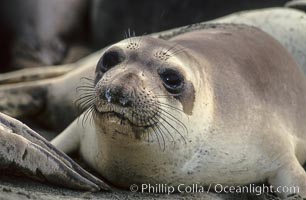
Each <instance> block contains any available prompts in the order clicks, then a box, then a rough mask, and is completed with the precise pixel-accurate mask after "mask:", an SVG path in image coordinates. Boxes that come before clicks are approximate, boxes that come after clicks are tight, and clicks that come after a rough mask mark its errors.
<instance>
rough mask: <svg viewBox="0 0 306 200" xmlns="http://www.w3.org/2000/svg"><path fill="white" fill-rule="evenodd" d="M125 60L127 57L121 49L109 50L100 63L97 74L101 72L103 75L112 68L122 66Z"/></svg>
mask: <svg viewBox="0 0 306 200" xmlns="http://www.w3.org/2000/svg"><path fill="white" fill-rule="evenodd" d="M124 60H125V55H124V52H123V50H122V49H120V48H115V47H114V48H111V49H109V50H107V51H106V52H105V53H104V54H103V55H102V57H101V59H100V60H99V62H98V65H97V68H96V72H97V71H101V72H102V73H105V72H107V71H108V70H109V69H111V68H112V67H114V66H116V65H118V64H120V63H121V62H122V61H124Z"/></svg>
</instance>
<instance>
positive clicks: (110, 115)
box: [95, 108, 156, 129]
mask: <svg viewBox="0 0 306 200" xmlns="http://www.w3.org/2000/svg"><path fill="white" fill-rule="evenodd" d="M95 112H96V113H98V114H99V116H101V117H105V118H106V119H107V120H108V121H115V122H116V123H117V124H118V125H122V126H123V125H127V124H128V125H130V126H131V127H135V128H144V129H147V128H150V127H153V126H155V125H156V124H149V125H140V124H136V123H134V122H133V121H132V120H130V119H129V118H128V117H127V114H125V113H118V112H116V111H104V112H100V111H98V110H97V109H96V108H95ZM116 119H117V120H116Z"/></svg>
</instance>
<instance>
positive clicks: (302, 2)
mask: <svg viewBox="0 0 306 200" xmlns="http://www.w3.org/2000/svg"><path fill="white" fill-rule="evenodd" d="M285 6H286V7H288V8H295V9H298V10H302V11H305V12H306V0H292V1H289V2H288V3H286V5H285Z"/></svg>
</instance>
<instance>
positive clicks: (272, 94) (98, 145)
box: [52, 25, 306, 198]
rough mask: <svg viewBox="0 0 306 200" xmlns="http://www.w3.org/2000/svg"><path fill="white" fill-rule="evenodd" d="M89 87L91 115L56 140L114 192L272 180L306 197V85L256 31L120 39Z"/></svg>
mask: <svg viewBox="0 0 306 200" xmlns="http://www.w3.org/2000/svg"><path fill="white" fill-rule="evenodd" d="M83 89H84V90H85V92H84V96H82V97H81V98H80V99H81V106H84V107H86V108H88V110H87V111H86V112H85V113H84V114H82V115H81V117H80V119H78V120H76V121H74V122H73V123H72V125H70V126H69V127H68V128H67V129H66V130H65V131H64V132H63V133H62V134H60V135H59V136H58V137H57V138H55V139H54V140H53V141H52V143H53V144H54V145H55V146H56V147H57V148H59V149H61V150H63V151H64V152H66V153H69V152H71V151H74V150H79V152H80V154H81V156H82V157H83V159H84V160H85V162H87V163H88V164H89V165H90V166H92V167H93V168H94V169H96V170H97V171H98V172H99V173H100V174H101V175H102V176H103V177H104V178H105V179H107V180H108V181H109V182H110V183H112V184H114V185H116V186H119V187H124V188H127V187H129V186H130V185H132V184H143V183H146V184H149V183H150V184H162V183H164V184H168V185H172V186H178V185H179V184H181V183H184V184H185V185H186V186H187V185H192V184H194V183H198V184H201V185H209V184H222V185H229V186H231V185H233V186H237V185H243V184H248V183H255V182H261V181H266V180H267V181H268V182H269V183H270V184H271V185H272V186H273V187H274V188H281V187H286V186H287V187H291V186H296V187H299V191H296V192H299V194H300V195H301V196H303V197H304V198H305V197H306V173H305V171H304V169H303V167H302V166H301V164H303V163H304V162H305V161H306V133H305V130H306V123H305V119H306V79H305V77H304V75H303V73H302V72H301V71H300V69H299V67H298V66H297V64H296V62H295V61H294V60H293V58H292V57H291V55H290V54H289V53H288V52H287V51H286V50H285V49H284V47H282V46H281V45H280V44H279V43H278V42H277V41H276V40H274V39H273V38H272V37H271V36H269V35H268V34H266V33H264V32H262V31H260V30H259V29H257V28H254V27H250V26H246V25H212V26H210V27H207V28H206V29H203V30H196V31H192V32H188V33H185V34H181V35H178V36H176V37H173V38H172V39H170V40H168V41H165V40H161V39H156V38H151V37H136V38H130V39H126V40H123V41H121V42H119V43H116V44H114V45H112V46H110V47H108V48H107V49H106V50H104V52H103V54H102V57H101V59H100V61H99V63H98V64H97V67H96V71H95V78H94V80H92V85H88V86H84V88H83ZM91 117H92V118H91ZM92 122H93V124H92ZM276 193H277V195H278V196H280V197H282V198H286V196H287V195H289V193H290V192H289V191H281V190H278V191H277V192H276Z"/></svg>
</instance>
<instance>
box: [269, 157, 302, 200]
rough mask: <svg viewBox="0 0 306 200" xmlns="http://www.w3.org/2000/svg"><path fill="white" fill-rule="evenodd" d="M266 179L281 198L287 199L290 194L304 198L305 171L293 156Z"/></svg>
mask: <svg viewBox="0 0 306 200" xmlns="http://www.w3.org/2000/svg"><path fill="white" fill-rule="evenodd" d="M268 181H269V183H270V184H271V185H273V186H274V187H273V188H274V190H275V192H276V194H277V195H278V196H280V197H282V198H285V199H289V197H290V196H292V195H299V196H301V197H303V199H305V198H306V172H305V170H304V169H303V167H302V165H301V164H300V163H299V162H298V160H297V159H296V158H295V157H293V158H292V159H291V160H288V162H286V164H284V165H282V166H281V167H280V169H279V170H278V171H277V172H276V174H275V175H274V176H273V177H270V178H269V180H268Z"/></svg>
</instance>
